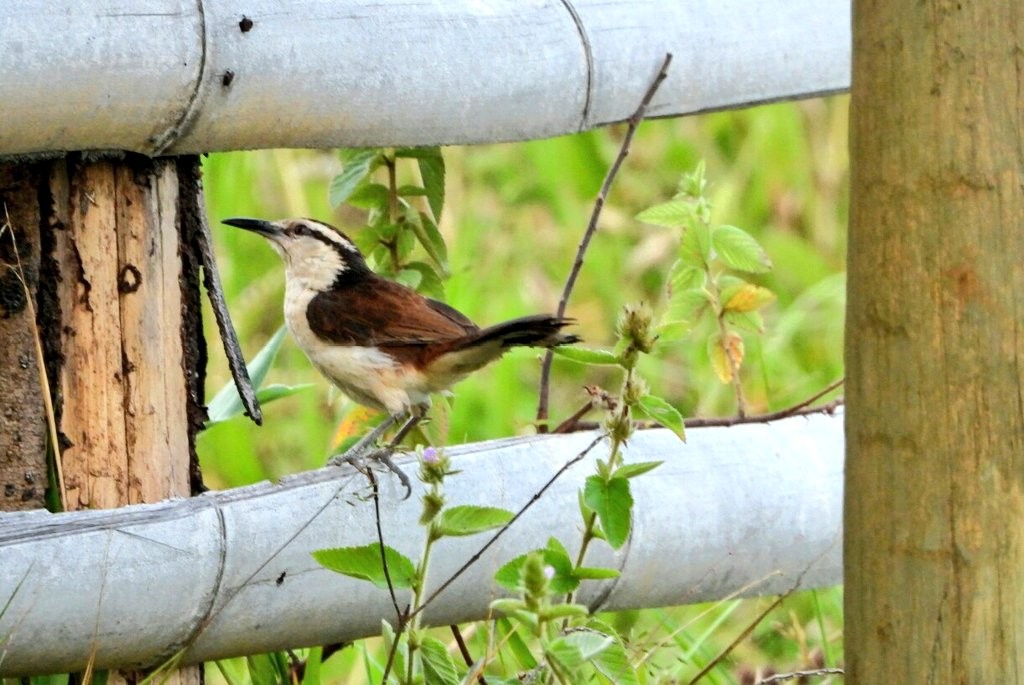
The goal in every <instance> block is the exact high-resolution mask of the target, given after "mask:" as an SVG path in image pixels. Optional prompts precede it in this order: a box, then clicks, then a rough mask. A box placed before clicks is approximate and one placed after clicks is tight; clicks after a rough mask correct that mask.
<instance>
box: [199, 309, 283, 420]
mask: <svg viewBox="0 0 1024 685" xmlns="http://www.w3.org/2000/svg"><path fill="white" fill-rule="evenodd" d="M284 332H285V329H284V326H281V327H280V328H278V329H277V332H276V333H274V335H273V336H272V337H271V338H270V340H268V341H267V344H266V345H264V346H263V348H262V349H261V350H260V351H259V352H257V353H256V356H255V357H253V358H252V361H251V362H249V363H248V364H246V365H245V368H247V369H248V370H249V380H251V381H252V387H254V388H259V387H260V386H261V385H263V379H265V378H266V377H267V372H269V371H270V367H271V366H272V365H273V363H274V357H275V356H276V355H277V350H278V349H279V348H280V347H281V343H282V342H283V341H284ZM257 397H258V394H257ZM271 399H275V398H271ZM244 409H245V408H244V407H243V406H242V398H241V397H239V395H238V388H236V387H235V384H234V383H233V382H228V383H226V384H225V385H224V387H222V388H221V389H220V390H219V391H218V392H217V394H216V395H215V396H214V398H213V400H212V401H211V402H210V406H209V407H208V408H207V414H208V415H209V417H210V420H209V421H208V422H207V425H213V424H215V423H219V422H221V421H226V420H227V419H230V418H231V417H233V416H238V415H239V414H241V413H242V412H243V411H244Z"/></svg>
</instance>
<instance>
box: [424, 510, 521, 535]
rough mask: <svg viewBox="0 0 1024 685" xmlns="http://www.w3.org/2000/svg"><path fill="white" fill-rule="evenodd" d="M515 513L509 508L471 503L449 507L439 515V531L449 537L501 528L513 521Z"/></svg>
mask: <svg viewBox="0 0 1024 685" xmlns="http://www.w3.org/2000/svg"><path fill="white" fill-rule="evenodd" d="M514 515H515V514H513V513H512V512H511V511H508V510H507V509H499V508H497V507H478V506H475V505H471V504H464V505H460V506H457V507H449V508H447V509H445V510H443V511H442V512H441V516H440V517H438V520H437V532H438V534H440V535H442V536H448V537H458V536H462V535H475V534H477V533H482V532H484V531H485V530H493V529H495V528H500V527H501V526H503V525H505V524H506V523H508V522H509V521H511V520H512V517H513V516H514Z"/></svg>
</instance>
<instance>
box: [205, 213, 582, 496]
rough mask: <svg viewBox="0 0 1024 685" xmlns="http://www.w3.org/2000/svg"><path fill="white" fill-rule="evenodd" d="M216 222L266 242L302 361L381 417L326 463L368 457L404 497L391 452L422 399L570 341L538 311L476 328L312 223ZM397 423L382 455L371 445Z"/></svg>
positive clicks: (555, 318)
mask: <svg viewBox="0 0 1024 685" xmlns="http://www.w3.org/2000/svg"><path fill="white" fill-rule="evenodd" d="M222 223H224V224H226V225H228V226H233V227H236V228H242V229H245V230H248V231H252V232H253V233H257V234H259V235H261V236H263V237H264V238H266V239H267V240H268V241H269V242H270V245H271V246H272V247H273V248H274V250H275V251H276V252H277V253H278V254H279V255H280V256H281V257H282V259H283V260H284V263H285V295H284V319H285V325H286V327H287V328H288V330H289V332H290V333H291V335H292V338H293V339H294V340H295V342H296V343H297V344H298V346H299V348H300V349H302V351H303V352H304V353H305V355H306V357H307V358H308V359H309V361H310V363H312V365H313V366H314V367H315V368H316V369H317V370H318V371H319V372H320V373H321V374H322V375H323V376H324V377H326V378H327V380H329V381H330V382H331V383H333V384H334V385H335V386H337V387H338V389H340V390H341V391H342V392H343V393H344V394H346V395H347V396H348V397H350V398H351V399H352V400H354V401H355V402H357V403H359V404H362V405H365V406H368V407H371V408H374V409H378V410H382V411H385V412H387V414H388V416H387V418H386V419H385V420H384V421H383V422H381V424H379V425H378V426H377V427H376V428H375V429H374V430H373V431H371V432H370V433H369V434H368V435H366V436H364V437H363V438H362V439H361V440H359V441H358V442H357V443H356V445H355V446H353V447H352V448H351V449H349V450H348V451H347V452H346V453H344V454H342V455H337V456H335V457H333V458H332V459H331V460H330V461H329V462H328V463H329V464H332V465H337V464H340V463H343V462H344V463H353V464H356V465H357V466H358V465H359V461H360V460H361V458H363V457H372V458H375V459H377V460H378V461H380V462H382V463H383V464H384V465H385V466H387V467H388V468H389V469H390V470H391V471H393V472H394V473H395V474H396V475H397V476H398V477H399V478H400V480H401V481H402V484H403V485H404V486H405V487H406V497H408V493H409V492H411V486H410V484H409V481H408V477H407V476H406V475H405V474H404V473H403V472H402V471H401V469H399V468H398V467H397V466H395V464H394V463H393V462H392V461H391V459H390V455H391V453H392V452H393V450H394V448H395V447H396V446H397V445H398V443H400V442H401V440H402V439H403V438H404V437H405V436H406V435H407V434H408V432H409V431H410V430H412V428H413V427H415V425H416V423H417V422H418V421H420V420H421V419H422V418H423V417H424V416H425V414H426V412H427V410H428V409H429V408H430V396H431V395H432V394H434V393H442V392H447V391H448V389H449V388H450V387H451V386H452V385H454V384H455V383H457V382H458V381H460V380H462V379H464V378H465V377H467V376H468V375H470V374H471V373H473V372H474V371H477V370H478V369H480V368H482V367H484V366H486V365H487V364H489V363H491V362H493V361H495V360H497V359H498V358H499V357H501V356H502V354H504V353H505V352H506V351H507V350H508V349H509V348H511V347H519V346H526V347H542V348H552V347H558V346H561V345H570V344H573V343H576V342H579V340H580V338H579V336H577V335H574V334H571V333H564V332H562V329H563V328H565V327H566V326H569V325H571V324H573V323H575V321H574V320H573V319H571V318H566V317H564V316H559V315H554V314H537V315H532V316H524V317H520V318H517V319H512V320H510V321H505V322H503V323H499V324H496V325H493V326H489V327H486V328H480V327H479V326H477V325H476V324H475V323H473V322H472V321H471V320H470V319H469V318H468V317H466V316H465V315H464V314H462V313H461V312H459V311H458V310H457V309H455V308H453V307H451V306H449V305H447V304H445V303H443V302H440V301H438V300H434V299H430V298H428V297H424V296H423V295H421V294H420V293H418V292H416V291H415V290H413V289H411V288H408V287H406V286H404V285H402V284H400V283H396V282H395V281H392V280H389V279H387V278H384V277H383V276H380V275H379V274H377V273H375V272H374V271H373V270H372V269H371V268H370V267H369V265H368V264H367V263H366V259H365V258H364V256H363V254H362V253H361V252H360V250H359V248H358V247H356V244H355V243H354V242H352V240H351V239H350V238H349V237H348V236H347V235H345V233H344V232H342V231H341V230H339V229H337V228H335V227H334V226H331V225H330V224H327V223H324V222H322V221H316V220H314V219H307V218H300V219H286V220H280V221H267V220H264V219H251V218H244V217H237V218H231V219H224V220H223V222H222ZM402 418H405V419H406V421H405V423H404V424H403V425H402V426H401V428H400V429H399V430H398V432H397V433H396V435H395V437H394V438H393V439H392V440H391V442H390V444H389V445H388V446H387V447H385V448H384V449H381V450H372V451H371V448H372V446H373V445H374V444H375V443H376V441H377V440H378V439H379V438H380V437H381V436H382V435H383V434H384V433H385V432H386V431H387V430H388V429H389V428H390V427H391V426H392V425H394V424H395V423H397V422H398V421H399V420H400V419H402Z"/></svg>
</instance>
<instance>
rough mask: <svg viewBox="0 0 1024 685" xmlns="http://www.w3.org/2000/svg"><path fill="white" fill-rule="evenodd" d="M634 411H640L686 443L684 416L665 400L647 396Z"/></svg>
mask: <svg viewBox="0 0 1024 685" xmlns="http://www.w3.org/2000/svg"><path fill="white" fill-rule="evenodd" d="M634 409H639V410H640V413H641V414H643V415H644V416H646V417H647V418H649V419H650V420H651V421H655V422H657V423H660V424H661V425H662V426H664V427H665V428H668V429H669V430H671V431H672V432H673V433H675V434H676V435H678V436H679V439H680V440H682V441H683V442H686V427H685V426H684V425H683V415H682V414H680V413H679V410H678V409H676V408H675V407H673V406H672V405H671V404H669V403H668V402H666V401H665V400H663V399H661V398H660V397H656V396H654V395H645V396H644V397H642V398H641V399H640V402H639V403H638V404H637V405H636V406H635V407H634Z"/></svg>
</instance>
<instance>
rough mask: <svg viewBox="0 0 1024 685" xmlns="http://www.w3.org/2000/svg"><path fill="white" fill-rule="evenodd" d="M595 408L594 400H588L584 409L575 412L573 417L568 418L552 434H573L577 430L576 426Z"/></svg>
mask: <svg viewBox="0 0 1024 685" xmlns="http://www.w3.org/2000/svg"><path fill="white" fill-rule="evenodd" d="M593 408H594V401H593V400H587V402H586V404H584V405H583V406H582V407H580V408H579V409H577V410H576V411H574V412H573V414H572V416H570V417H569V418H567V419H566V420H565V421H562V423H560V424H558V425H557V426H556V427H555V429H554V430H553V431H551V432H552V433H572V432H573V431H574V430H576V425H577V424H578V423H579V420H580V419H582V418H583V417H584V416H586V415H587V413H588V412H589V411H590V410H591V409H593Z"/></svg>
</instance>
